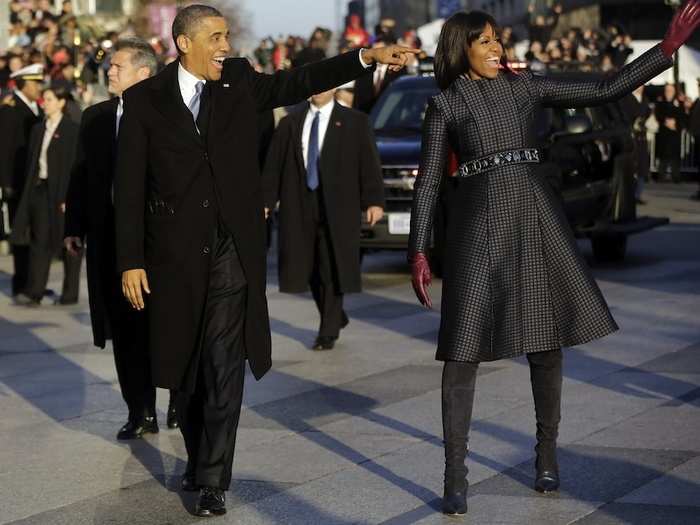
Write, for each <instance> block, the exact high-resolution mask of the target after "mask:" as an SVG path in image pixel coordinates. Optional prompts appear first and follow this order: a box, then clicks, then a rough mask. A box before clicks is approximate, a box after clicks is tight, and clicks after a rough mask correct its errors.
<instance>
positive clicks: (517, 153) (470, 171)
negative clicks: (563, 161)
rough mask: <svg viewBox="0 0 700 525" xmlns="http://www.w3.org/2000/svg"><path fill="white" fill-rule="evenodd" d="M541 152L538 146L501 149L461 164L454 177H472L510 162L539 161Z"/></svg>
mask: <svg viewBox="0 0 700 525" xmlns="http://www.w3.org/2000/svg"><path fill="white" fill-rule="evenodd" d="M539 161H540V153H539V151H537V149H536V148H523V149H512V150H506V151H499V152H498V153H494V154H493V155H487V156H485V157H481V158H480V159H475V160H468V161H467V162H465V163H463V164H460V165H459V168H458V169H457V171H456V172H455V173H454V175H453V177H471V176H472V175H477V174H478V173H482V172H484V171H489V170H492V169H494V168H500V167H501V166H507V165H508V164H527V163H538V162H539Z"/></svg>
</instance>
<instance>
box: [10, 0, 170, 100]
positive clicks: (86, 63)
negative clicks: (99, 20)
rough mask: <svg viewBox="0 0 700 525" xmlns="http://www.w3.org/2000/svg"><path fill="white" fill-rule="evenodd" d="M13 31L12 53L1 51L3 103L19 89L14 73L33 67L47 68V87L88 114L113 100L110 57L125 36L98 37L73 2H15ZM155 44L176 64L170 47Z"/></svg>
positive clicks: (163, 58)
mask: <svg viewBox="0 0 700 525" xmlns="http://www.w3.org/2000/svg"><path fill="white" fill-rule="evenodd" d="M9 11H10V21H9V22H10V25H9V39H8V45H7V49H6V50H0V103H2V101H3V100H4V99H5V98H6V97H7V96H8V94H10V93H11V92H12V90H13V89H14V87H15V85H14V82H13V80H12V79H11V78H10V77H11V75H12V73H14V72H16V71H18V70H20V69H22V68H23V67H26V66H28V65H31V64H41V65H42V66H43V68H44V74H45V77H46V80H47V83H48V84H49V85H51V86H52V87H61V88H64V89H66V90H67V91H68V92H69V93H70V94H71V96H72V98H73V99H74V100H75V102H76V103H77V104H78V105H79V106H80V107H81V108H84V107H85V106H88V105H90V104H92V103H95V102H99V101H100V100H103V99H104V98H105V97H106V96H108V95H107V92H106V89H105V88H104V87H103V86H104V85H105V84H106V75H107V69H108V68H109V51H110V49H111V47H112V46H113V44H114V43H115V42H116V41H117V39H118V38H119V37H120V36H128V35H130V34H133V32H134V30H133V28H132V27H126V28H125V29H124V31H121V32H119V33H116V32H105V31H100V32H97V31H95V30H94V28H93V27H91V26H89V25H86V24H85V23H83V22H82V21H81V18H80V17H78V16H76V14H75V13H74V12H73V4H72V2H71V1H70V0H64V1H63V2H62V4H61V7H60V9H55V3H54V1H53V0H9ZM151 44H152V45H153V47H154V49H155V50H156V54H157V55H158V57H159V60H160V61H161V63H165V62H167V61H168V60H169V59H170V58H169V57H168V55H167V51H168V46H167V44H164V43H163V42H162V41H160V40H158V39H152V40H151Z"/></svg>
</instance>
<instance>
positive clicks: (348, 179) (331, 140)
mask: <svg viewBox="0 0 700 525" xmlns="http://www.w3.org/2000/svg"><path fill="white" fill-rule="evenodd" d="M308 109H309V105H308V104H306V106H305V107H303V108H301V110H298V111H296V112H294V113H292V114H290V115H288V116H287V117H285V118H284V119H283V120H282V121H281V122H280V125H279V127H278V128H277V132H276V134H275V138H274V140H273V142H272V146H271V148H270V152H269V154H268V157H267V162H266V164H265V170H264V172H263V188H264V196H265V207H266V208H270V209H272V208H274V207H275V205H276V203H277V201H279V202H280V230H279V266H278V269H279V284H280V290H281V291H282V292H287V293H301V292H305V291H306V290H307V289H308V284H309V277H310V275H311V272H312V268H313V264H314V251H315V250H314V244H315V236H316V231H315V225H314V223H313V220H312V217H311V210H310V209H309V208H308V207H305V206H304V203H306V202H308V195H307V193H308V189H307V186H306V167H305V165H304V156H303V151H302V129H303V127H304V120H305V118H306V114H307V112H308ZM319 164H320V170H319V176H320V182H321V186H320V189H319V191H321V195H322V197H323V201H324V204H325V211H326V218H327V220H328V227H329V231H330V236H331V245H332V247H333V251H334V255H335V257H334V262H335V264H336V270H337V271H336V275H337V276H338V282H339V285H340V291H341V292H343V293H349V292H359V291H360V289H361V279H360V226H361V221H360V213H361V210H366V209H367V208H368V207H370V206H380V207H382V208H383V207H384V184H383V180H382V170H381V163H380V161H379V153H378V152H377V146H376V144H375V141H374V133H373V132H372V129H371V128H370V125H369V121H368V119H367V116H366V115H365V114H364V113H361V112H359V111H356V110H353V109H347V108H344V107H343V106H341V105H340V104H335V106H334V108H333V112H332V113H331V118H330V122H329V123H328V129H327V130H326V135H325V137H324V140H323V148H322V150H321V159H320V161H319Z"/></svg>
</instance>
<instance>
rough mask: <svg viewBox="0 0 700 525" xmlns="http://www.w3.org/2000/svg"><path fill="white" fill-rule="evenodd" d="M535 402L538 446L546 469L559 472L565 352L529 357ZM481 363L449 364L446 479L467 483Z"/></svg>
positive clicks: (445, 412) (444, 412) (446, 380)
mask: <svg viewBox="0 0 700 525" xmlns="http://www.w3.org/2000/svg"><path fill="white" fill-rule="evenodd" d="M527 360H528V362H529V364H530V382H531V384H532V394H533V398H534V401H535V419H536V421H537V446H536V448H535V450H536V451H537V453H538V461H539V460H540V459H539V458H543V459H544V461H545V463H546V465H547V466H550V464H551V468H556V455H555V449H556V439H557V435H558V430H559V420H560V419H561V410H560V407H561V385H562V352H561V350H553V351H549V352H538V353H533V354H527ZM478 368H479V363H468V362H459V361H447V362H445V366H444V368H443V373H442V422H443V433H444V440H445V478H446V481H447V480H451V481H453V482H454V481H455V480H458V479H462V480H463V479H464V477H465V476H466V473H467V469H466V467H465V465H464V459H465V456H466V453H467V447H468V441H469V426H470V424H471V418H472V409H473V406H474V387H475V384H476V373H477V370H478Z"/></svg>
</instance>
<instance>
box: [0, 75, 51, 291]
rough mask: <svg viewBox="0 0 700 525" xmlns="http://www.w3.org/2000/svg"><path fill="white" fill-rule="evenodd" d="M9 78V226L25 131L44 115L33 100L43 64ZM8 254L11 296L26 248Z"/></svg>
mask: <svg viewBox="0 0 700 525" xmlns="http://www.w3.org/2000/svg"><path fill="white" fill-rule="evenodd" d="M10 78H11V79H12V80H14V81H15V85H16V89H15V91H14V93H13V94H12V97H11V98H10V99H9V101H8V102H6V103H5V104H4V105H2V106H0V137H2V140H1V141H0V200H2V201H4V204H3V205H7V206H8V211H9V222H10V224H9V226H10V228H11V227H12V226H13V224H14V219H15V214H16V212H17V206H18V204H19V201H20V198H21V196H22V195H21V193H22V189H23V188H24V182H25V178H26V168H27V157H28V147H29V134H30V132H31V130H32V127H34V125H35V124H37V123H38V122H41V120H42V119H43V118H44V113H43V111H42V110H41V108H40V107H39V104H38V103H37V101H38V100H39V97H40V96H41V88H42V84H43V82H44V71H43V67H42V66H41V64H32V65H30V66H26V67H23V68H22V69H19V70H17V71H15V72H14V73H12V75H10ZM12 256H13V260H14V261H13V262H14V275H13V277H12V296H13V297H16V296H17V295H18V294H19V293H20V292H21V291H22V290H24V288H25V287H26V285H27V276H28V268H29V251H28V248H27V247H26V246H16V247H13V249H12Z"/></svg>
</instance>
